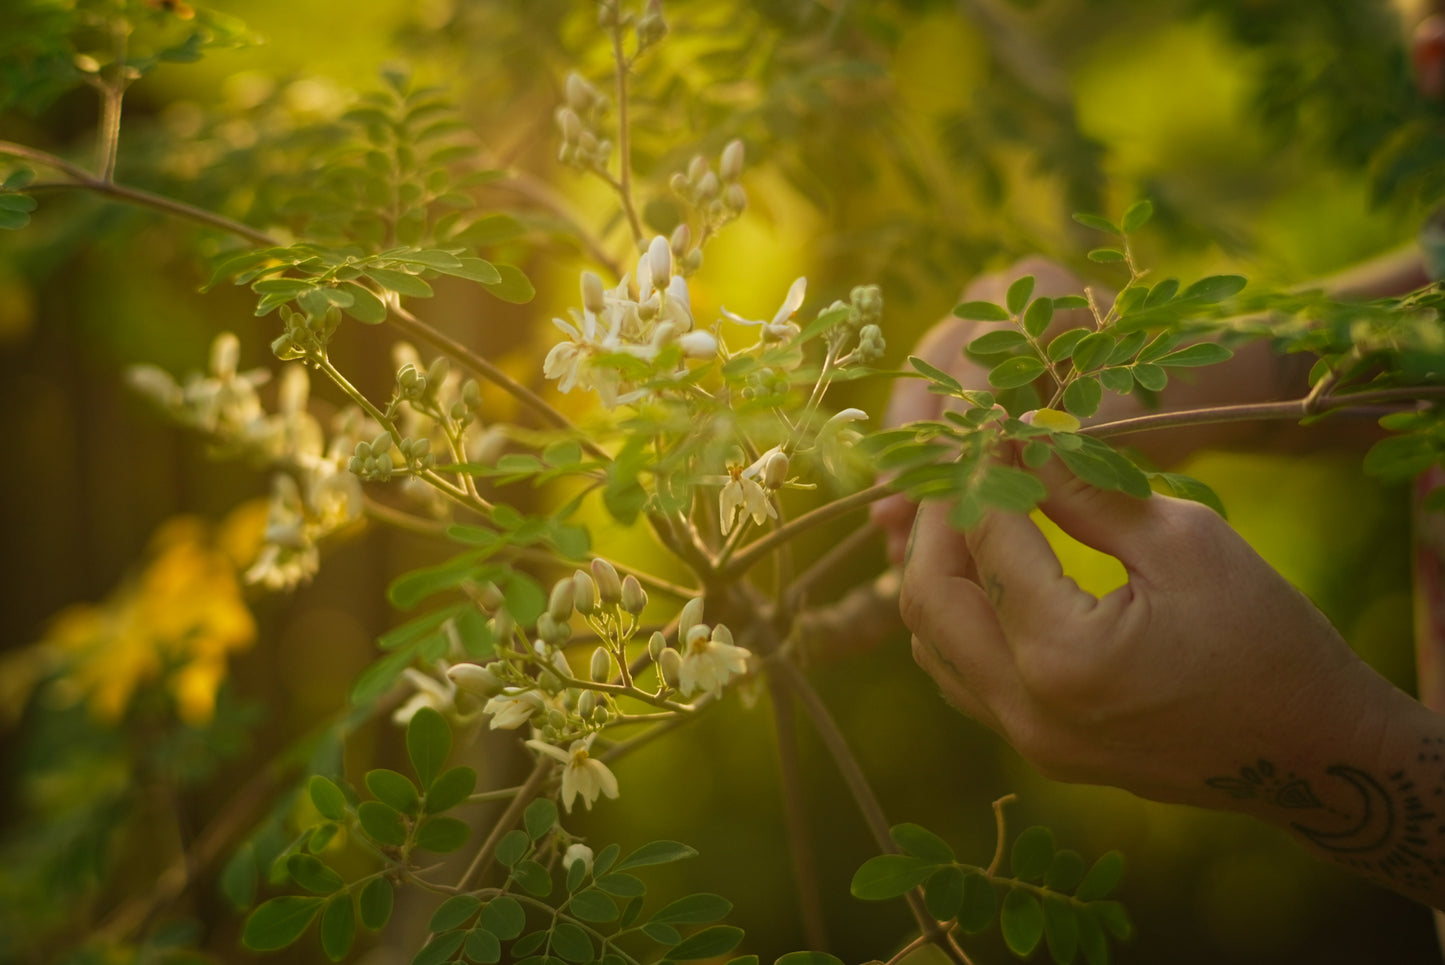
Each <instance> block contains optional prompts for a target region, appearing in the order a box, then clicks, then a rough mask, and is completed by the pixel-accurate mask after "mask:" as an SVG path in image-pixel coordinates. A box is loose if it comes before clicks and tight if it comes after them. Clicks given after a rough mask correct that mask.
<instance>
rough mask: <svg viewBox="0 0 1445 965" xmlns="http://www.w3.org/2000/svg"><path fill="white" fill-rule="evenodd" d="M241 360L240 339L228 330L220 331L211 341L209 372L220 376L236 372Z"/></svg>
mask: <svg viewBox="0 0 1445 965" xmlns="http://www.w3.org/2000/svg"><path fill="white" fill-rule="evenodd" d="M240 360H241V341H240V339H238V338H236V336H235V335H233V334H232V333H230V332H222V333H221V334H220V335H217V336H216V338H215V340H214V341H213V342H211V374H212V375H219V376H222V377H226V376H232V375H235V374H236V365H237V363H239V362H240Z"/></svg>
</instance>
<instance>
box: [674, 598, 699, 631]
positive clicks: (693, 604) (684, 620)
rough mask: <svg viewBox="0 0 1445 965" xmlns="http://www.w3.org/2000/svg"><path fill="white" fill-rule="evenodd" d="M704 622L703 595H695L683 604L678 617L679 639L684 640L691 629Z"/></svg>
mask: <svg viewBox="0 0 1445 965" xmlns="http://www.w3.org/2000/svg"><path fill="white" fill-rule="evenodd" d="M701 622H702V597H700V596H695V597H693V598H692V599H691V600H688V601H687V603H685V604H684V605H683V608H682V613H680V614H678V617H677V639H679V640H682V639H684V638H685V637H686V636H687V633H688V631H689V630H691V629H692V628H693V627H695V626H697V625H698V624H699V623H701Z"/></svg>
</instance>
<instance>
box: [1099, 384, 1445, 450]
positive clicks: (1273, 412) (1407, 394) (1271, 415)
mask: <svg viewBox="0 0 1445 965" xmlns="http://www.w3.org/2000/svg"><path fill="white" fill-rule="evenodd" d="M1426 399H1445V386H1439V385H1422V386H1401V387H1398V388H1392V389H1375V390H1373V391H1368V392H1351V393H1348V394H1346V395H1334V396H1332V395H1324V396H1322V397H1316V398H1314V399H1313V400H1311V398H1310V397H1308V396H1307V397H1305V398H1302V399H1291V400H1289V401H1287V402H1251V403H1245V404H1242V405H1219V406H1209V407H1207V408H1202V409H1186V410H1184V411H1181V412H1155V413H1152V414H1150V415H1141V416H1134V417H1133V418H1131V419H1119V420H1117V421H1115V422H1103V423H1099V424H1098V425H1092V426H1086V427H1085V428H1083V429H1080V430H1079V432H1080V433H1081V434H1083V435H1089V436H1096V437H1097V438H1100V439H1107V438H1109V437H1111V436H1122V435H1126V434H1128V433H1131V432H1147V431H1150V430H1153V429H1171V428H1175V427H1178V426H1193V425H1211V424H1215V423H1224V422H1254V421H1262V420H1267V419H1302V418H1304V417H1305V416H1308V415H1325V414H1328V413H1331V412H1344V411H1348V410H1350V409H1354V408H1361V407H1364V406H1371V405H1383V404H1388V403H1398V402H1419V401H1424V400H1426Z"/></svg>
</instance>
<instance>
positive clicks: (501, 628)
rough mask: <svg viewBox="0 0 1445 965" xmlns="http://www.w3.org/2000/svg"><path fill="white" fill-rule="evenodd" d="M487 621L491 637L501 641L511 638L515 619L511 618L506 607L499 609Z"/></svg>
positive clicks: (514, 628) (514, 629)
mask: <svg viewBox="0 0 1445 965" xmlns="http://www.w3.org/2000/svg"><path fill="white" fill-rule="evenodd" d="M487 622H488V624H489V625H490V626H491V628H492V639H493V640H497V641H499V642H502V643H505V642H507V641H508V640H511V639H512V634H513V633H514V632H515V631H516V629H517V621H516V620H513V619H512V613H511V611H510V610H508V609H507V608H506V607H502V608H501V609H499V610H498V611H497V612H496V614H495V615H494V616H493V617H492V619H491V620H489V621H487Z"/></svg>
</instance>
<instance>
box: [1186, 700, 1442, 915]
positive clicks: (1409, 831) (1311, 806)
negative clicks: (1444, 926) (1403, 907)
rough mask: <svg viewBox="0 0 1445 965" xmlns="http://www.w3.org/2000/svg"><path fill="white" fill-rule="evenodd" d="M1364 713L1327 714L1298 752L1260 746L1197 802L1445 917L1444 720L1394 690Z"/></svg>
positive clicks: (1270, 743) (1372, 702)
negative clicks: (1264, 825) (1246, 820)
mask: <svg viewBox="0 0 1445 965" xmlns="http://www.w3.org/2000/svg"><path fill="white" fill-rule="evenodd" d="M1368 703H1369V704H1370V706H1367V707H1362V708H1359V710H1358V713H1359V714H1360V716H1358V717H1355V716H1353V715H1354V713H1355V711H1353V710H1352V711H1351V712H1350V713H1333V712H1330V713H1327V714H1326V715H1325V717H1327V718H1328V719H1322V720H1321V722H1320V730H1318V731H1315V732H1313V733H1312V734H1311V735H1310V736H1311V738H1312V739H1311V740H1309V741H1308V742H1306V743H1304V744H1303V745H1302V746H1301V749H1299V750H1296V751H1293V752H1291V751H1290V750H1289V749H1288V748H1287V747H1282V746H1279V745H1278V744H1276V743H1275V742H1274V741H1263V742H1261V746H1260V752H1259V756H1258V757H1256V758H1255V759H1252V760H1240V761H1239V762H1238V765H1237V767H1236V768H1235V769H1234V770H1233V771H1229V772H1226V773H1220V774H1217V775H1214V776H1212V777H1210V778H1208V779H1207V780H1206V781H1205V782H1204V783H1205V787H1204V790H1203V795H1204V800H1205V801H1206V802H1208V801H1210V800H1211V799H1212V800H1213V804H1212V806H1214V807H1219V808H1225V809H1230V810H1237V811H1242V812H1245V813H1248V814H1251V815H1253V816H1255V817H1258V818H1260V819H1262V820H1264V821H1267V822H1269V823H1271V824H1274V825H1276V826H1278V827H1281V828H1283V829H1284V830H1286V831H1288V832H1289V833H1290V834H1291V835H1292V836H1293V837H1294V838H1295V839H1296V840H1298V841H1299V842H1300V843H1301V844H1302V845H1303V846H1304V847H1305V848H1306V849H1307V850H1309V851H1311V852H1313V853H1315V854H1316V855H1318V856H1319V857H1321V858H1324V859H1326V860H1330V861H1334V862H1336V863H1338V864H1340V865H1343V866H1344V867H1346V868H1347V869H1349V870H1350V871H1353V872H1355V873H1357V874H1361V875H1364V876H1365V877H1368V878H1370V879H1371V880H1373V881H1376V882H1378V883H1379V884H1382V885H1384V886H1385V887H1387V888H1391V889H1393V890H1395V891H1398V892H1400V893H1401V894H1404V895H1406V896H1408V897H1410V898H1413V899H1416V900H1418V901H1421V902H1424V903H1426V904H1429V905H1433V906H1434V907H1436V908H1445V717H1440V716H1439V715H1436V714H1434V713H1432V712H1430V711H1429V710H1427V709H1425V708H1424V707H1423V706H1421V705H1420V704H1418V703H1416V702H1415V701H1414V700H1412V699H1410V698H1409V697H1408V696H1406V695H1405V694H1403V693H1401V692H1399V691H1397V690H1393V688H1391V689H1390V692H1389V693H1388V694H1386V693H1384V691H1383V690H1382V691H1381V693H1380V696H1378V697H1376V698H1372V699H1370V700H1369V701H1368ZM1331 710H1333V709H1331ZM1322 735H1330V736H1328V737H1325V738H1324V739H1321V737H1322Z"/></svg>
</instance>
